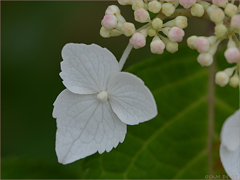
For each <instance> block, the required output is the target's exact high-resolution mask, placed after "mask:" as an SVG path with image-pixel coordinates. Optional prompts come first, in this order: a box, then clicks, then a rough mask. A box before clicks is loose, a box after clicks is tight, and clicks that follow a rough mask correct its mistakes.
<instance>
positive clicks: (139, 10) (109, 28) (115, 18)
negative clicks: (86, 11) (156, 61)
mask: <svg viewBox="0 0 240 180" xmlns="http://www.w3.org/2000/svg"><path fill="white" fill-rule="evenodd" d="M118 2H119V4H121V5H131V6H132V9H133V10H134V18H135V20H136V21H137V22H140V23H147V24H145V25H144V26H143V27H142V28H140V29H138V30H136V28H135V25H134V24H133V23H131V22H126V20H125V19H124V17H123V16H122V15H121V13H120V9H119V8H118V7H117V6H115V5H111V6H109V7H108V8H107V10H106V12H105V16H104V18H103V20H102V22H101V24H102V28H101V30H100V35H101V36H102V37H105V38H108V37H113V36H119V35H121V34H124V35H125V36H127V37H130V40H129V42H130V44H131V45H132V46H133V47H134V48H135V49H139V48H142V47H144V46H145V45H146V38H147V36H149V37H152V42H151V44H150V49H151V52H152V53H154V54H162V53H163V52H164V49H165V48H166V50H167V51H169V52H171V53H174V52H176V51H177V50H178V42H181V41H182V39H183V36H184V35H185V33H184V31H183V29H184V28H186V27H187V25H188V23H187V18H186V17H185V16H177V17H176V18H175V19H173V20H170V21H168V22H166V23H163V19H161V18H160V17H159V16H156V17H155V18H153V19H151V18H150V14H149V13H150V12H152V13H159V12H160V11H161V12H162V13H163V14H164V15H165V16H171V15H172V14H173V13H174V12H175V9H176V8H177V7H178V5H179V3H181V2H183V4H184V1H180V2H179V1H169V2H165V3H164V2H161V1H160V2H159V1H157V0H155V1H142V0H134V1H133V0H118Z"/></svg>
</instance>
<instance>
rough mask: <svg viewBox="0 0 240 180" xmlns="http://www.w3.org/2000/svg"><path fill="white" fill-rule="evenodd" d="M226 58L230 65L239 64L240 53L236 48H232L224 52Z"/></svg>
mask: <svg viewBox="0 0 240 180" xmlns="http://www.w3.org/2000/svg"><path fill="white" fill-rule="evenodd" d="M224 56H225V58H226V60H227V62H228V63H230V64H232V63H237V62H239V61H240V52H239V49H238V48H236V47H230V48H228V49H227V50H226V51H225V52H224Z"/></svg>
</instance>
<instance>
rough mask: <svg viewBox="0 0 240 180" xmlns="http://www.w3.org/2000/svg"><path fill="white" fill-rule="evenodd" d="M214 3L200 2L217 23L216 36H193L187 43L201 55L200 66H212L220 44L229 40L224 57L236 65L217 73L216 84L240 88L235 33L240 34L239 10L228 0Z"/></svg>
mask: <svg viewBox="0 0 240 180" xmlns="http://www.w3.org/2000/svg"><path fill="white" fill-rule="evenodd" d="M212 2H213V4H210V3H208V2H205V1H198V3H199V4H200V5H201V6H202V7H203V9H204V11H206V13H207V15H208V17H209V18H210V20H211V21H212V22H214V23H215V28H214V35H213V36H210V37H203V36H200V37H197V36H191V37H189V38H188V39H187V43H188V46H189V47H190V48H192V49H196V50H197V51H198V52H199V53H200V54H199V56H198V58H197V61H198V62H199V64H201V65H202V66H210V65H211V64H212V63H213V59H214V55H215V53H216V51H217V48H218V45H219V44H220V42H221V41H223V40H224V39H229V40H228V44H227V49H226V51H225V53H224V56H225V58H226V60H227V62H228V63H229V64H235V65H234V66H233V67H231V68H226V69H225V70H223V71H219V72H217V73H216V75H215V82H216V84H218V85H219V86H222V87H223V86H225V85H227V84H228V83H229V85H230V86H232V87H237V86H239V60H240V51H239V48H238V45H237V43H238V42H237V39H236V36H235V33H238V34H239V27H240V15H239V14H238V13H239V8H238V7H237V6H236V5H234V4H233V3H229V2H228V0H213V1H212ZM234 38H235V41H234ZM236 42H237V43H236Z"/></svg>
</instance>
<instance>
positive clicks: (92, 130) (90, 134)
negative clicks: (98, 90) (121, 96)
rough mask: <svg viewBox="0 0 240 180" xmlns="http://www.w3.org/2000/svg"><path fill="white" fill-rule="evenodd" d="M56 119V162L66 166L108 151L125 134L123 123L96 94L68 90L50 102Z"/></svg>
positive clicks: (120, 140) (121, 139)
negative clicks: (52, 103) (96, 153)
mask: <svg viewBox="0 0 240 180" xmlns="http://www.w3.org/2000/svg"><path fill="white" fill-rule="evenodd" d="M53 116H54V117H55V118H57V128H58V129H57V134H56V152H57V156H58V161H59V162H60V163H62V164H68V163H71V162H74V161H76V160H78V159H82V158H84V157H86V156H89V155H91V154H93V153H95V152H97V151H98V152H99V153H103V152H104V151H107V152H109V151H110V150H111V149H112V148H113V147H116V146H117V145H118V143H119V142H123V141H124V138H125V135H126V124H125V123H123V122H121V121H120V119H119V118H118V117H117V116H116V114H115V113H114V112H113V111H112V109H111V107H110V105H109V102H108V101H106V102H104V103H102V102H100V101H99V100H98V99H97V95H96V94H90V95H77V94H73V93H72V92H70V91H69V90H64V91H63V92H61V93H60V94H59V96H58V97H57V99H56V101H55V102H54V110H53Z"/></svg>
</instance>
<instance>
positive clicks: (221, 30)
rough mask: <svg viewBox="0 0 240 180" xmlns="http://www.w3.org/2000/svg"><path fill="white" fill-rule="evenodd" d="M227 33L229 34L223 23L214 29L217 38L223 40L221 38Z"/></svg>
mask: <svg viewBox="0 0 240 180" xmlns="http://www.w3.org/2000/svg"><path fill="white" fill-rule="evenodd" d="M226 33H227V27H226V26H225V25H223V24H222V23H221V24H218V25H216V26H215V28H214V34H215V35H216V36H217V37H219V38H221V37H223V36H224V35H225V34H226Z"/></svg>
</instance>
